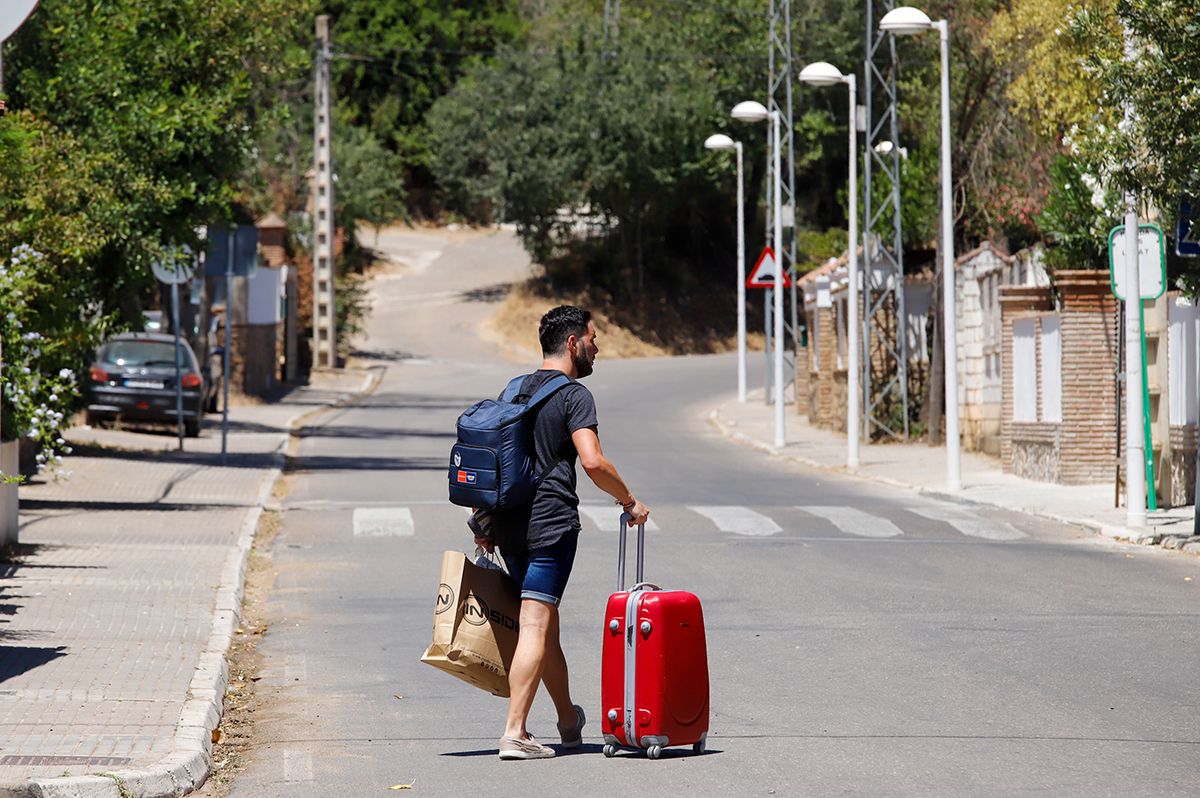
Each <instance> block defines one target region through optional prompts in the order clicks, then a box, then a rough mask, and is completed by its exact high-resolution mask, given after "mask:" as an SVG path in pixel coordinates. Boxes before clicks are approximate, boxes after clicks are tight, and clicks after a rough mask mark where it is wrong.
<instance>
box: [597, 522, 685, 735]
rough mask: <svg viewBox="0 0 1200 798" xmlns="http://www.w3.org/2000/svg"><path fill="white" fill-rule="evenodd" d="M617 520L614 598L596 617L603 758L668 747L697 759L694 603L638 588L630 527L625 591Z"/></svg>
mask: <svg viewBox="0 0 1200 798" xmlns="http://www.w3.org/2000/svg"><path fill="white" fill-rule="evenodd" d="M628 519H629V516H628V515H624V514H622V516H621V539H620V564H619V565H618V566H617V592H616V593H613V594H612V596H610V597H609V599H608V609H607V612H606V613H605V616H604V648H603V656H602V659H601V663H600V677H601V685H600V698H601V701H602V703H603V706H602V708H601V709H602V711H601V713H600V716H601V724H602V729H603V731H604V755H605V756H613V755H614V754H616V752H617V750H618V749H619V748H621V747H626V748H644V749H646V754H647V756H649V757H650V758H651V759H658V757H659V756H660V755H661V754H662V749H663V748H665V747H666V746H668V745H690V746H692V750H694V751H695V752H696V753H698V754H700V753H704V745H705V742H706V739H707V737H708V649H707V647H706V645H705V642H704V613H703V611H702V610H701V608H700V599H698V598H696V596H695V595H693V594H691V593H687V592H685V591H682V590H663V589H662V588H660V587H658V586H656V585H652V584H650V583H648V582H643V581H642V563H643V560H644V557H645V554H644V552H645V531H646V530H645V526H644V525H640V526H638V541H637V583H636V584H635V585H634V586H633V588H632V589H631V590H628V591H626V590H625V528H626V522H627V521H628Z"/></svg>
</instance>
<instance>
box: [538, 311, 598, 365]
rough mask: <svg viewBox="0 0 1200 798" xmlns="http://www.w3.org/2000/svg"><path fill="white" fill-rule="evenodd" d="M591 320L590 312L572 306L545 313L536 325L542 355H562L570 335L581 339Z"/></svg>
mask: <svg viewBox="0 0 1200 798" xmlns="http://www.w3.org/2000/svg"><path fill="white" fill-rule="evenodd" d="M591 320H592V313H591V311H588V310H584V309H583V308H577V307H575V306H574V305H559V306H558V307H556V308H552V309H550V310H548V311H546V315H545V316H542V323H541V324H539V325H538V338H539V339H540V340H541V342H542V354H543V355H545V356H546V357H550V356H551V355H560V354H562V351H563V349H564V348H565V347H566V345H567V339H568V338H570V337H571V336H572V335H574V336H575V337H576V338H582V337H583V336H584V335H586V334H587V326H588V322H590V321H591Z"/></svg>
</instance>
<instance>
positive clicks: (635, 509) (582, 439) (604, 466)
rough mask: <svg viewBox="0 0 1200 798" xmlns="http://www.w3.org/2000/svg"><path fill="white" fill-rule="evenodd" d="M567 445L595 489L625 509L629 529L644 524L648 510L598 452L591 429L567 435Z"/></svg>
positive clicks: (594, 429) (593, 428) (615, 469)
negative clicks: (568, 438)
mask: <svg viewBox="0 0 1200 798" xmlns="http://www.w3.org/2000/svg"><path fill="white" fill-rule="evenodd" d="M571 442H572V443H574V444H575V451H577V452H579V464H580V465H582V466H583V470H584V471H586V472H587V475H588V477H590V478H591V480H592V482H595V483H596V487H598V488H599V489H600V490H602V491H604V492H605V493H607V494H608V495H610V496H612V497H613V498H614V499H616V500H617V502H618V503H619V504H620V505H621V506H622V507H624V508H625V512H627V513H629V514H630V515H631V516H633V518H632V519H631V520H630V522H629V525H630V526H633V525H635V524H644V523H646V519H647V518H649V517H650V508H649V507H647V506H646V505H644V504H642V503H641V502H640V501H638V500H637V498H636V497H635V496H634V495H633V493H631V492H630V490H629V488H628V486H626V484H625V480H623V479H621V475H620V474H618V473H617V467H616V466H615V465H613V464H612V462H611V461H609V459H608V458H607V457H605V456H604V451H603V450H601V448H600V436H599V435H597V434H596V428H595V427H583V428H582V429H577V430H575V431H574V432H572V433H571Z"/></svg>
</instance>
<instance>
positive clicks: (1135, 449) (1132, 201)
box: [1124, 28, 1146, 527]
mask: <svg viewBox="0 0 1200 798" xmlns="http://www.w3.org/2000/svg"><path fill="white" fill-rule="evenodd" d="M1136 57H1137V54H1136V52H1135V50H1134V45H1133V37H1132V36H1131V35H1130V33H1129V29H1128V28H1126V29H1125V58H1126V60H1128V61H1132V60H1134V59H1135V58H1136ZM1133 121H1134V120H1133V105H1132V104H1131V103H1130V102H1129V101H1128V100H1126V102H1125V125H1124V126H1125V128H1126V130H1127V131H1132V128H1133ZM1137 206H1138V198H1137V194H1136V193H1134V192H1132V191H1129V192H1126V194H1125V285H1126V286H1127V288H1126V289H1125V523H1126V524H1128V525H1129V526H1134V527H1137V526H1145V524H1146V438H1145V426H1144V424H1145V421H1144V419H1143V418H1142V413H1143V407H1142V390H1143V388H1142V281H1141V274H1140V270H1139V268H1138V249H1139V248H1138V207H1137Z"/></svg>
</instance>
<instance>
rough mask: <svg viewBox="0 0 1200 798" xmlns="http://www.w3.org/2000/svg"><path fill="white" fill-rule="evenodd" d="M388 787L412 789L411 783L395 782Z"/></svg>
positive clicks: (392, 788)
mask: <svg viewBox="0 0 1200 798" xmlns="http://www.w3.org/2000/svg"><path fill="white" fill-rule="evenodd" d="M388 789H389V790H411V789H412V785H411V784H393V785H392V786H391V787H388Z"/></svg>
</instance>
